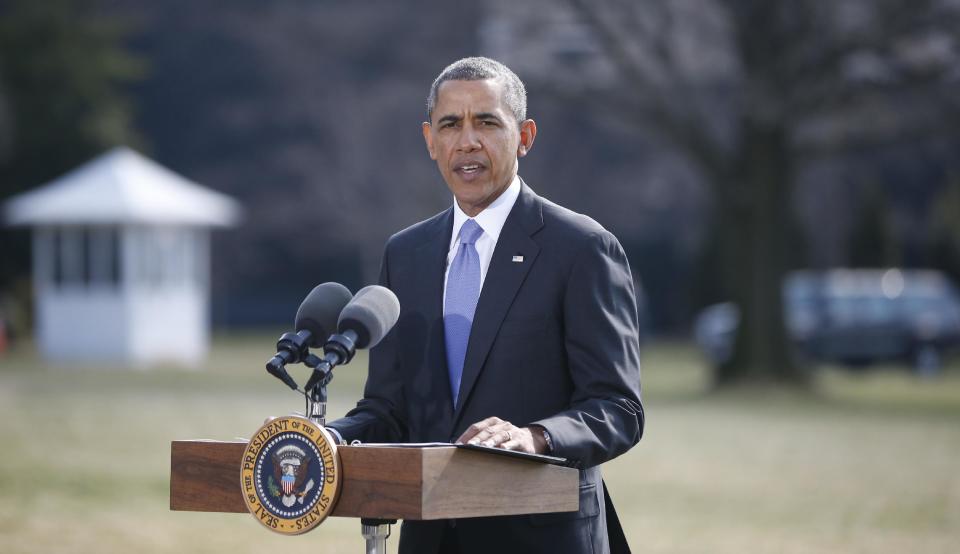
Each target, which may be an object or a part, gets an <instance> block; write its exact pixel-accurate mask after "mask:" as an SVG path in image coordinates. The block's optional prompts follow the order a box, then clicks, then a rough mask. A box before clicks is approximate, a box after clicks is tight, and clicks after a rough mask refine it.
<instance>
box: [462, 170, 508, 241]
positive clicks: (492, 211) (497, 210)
mask: <svg viewBox="0 0 960 554" xmlns="http://www.w3.org/2000/svg"><path fill="white" fill-rule="evenodd" d="M519 196H520V177H519V176H518V175H514V176H513V181H511V182H510V186H508V187H507V189H506V190H504V191H503V192H502V193H501V194H500V196H498V197H497V198H496V200H494V201H493V202H491V203H490V205H489V206H487V207H486V208H484V209H483V211H481V212H480V213H478V214H477V215H476V217H474V218H473V219H474V221H476V222H477V224H478V225H480V228H481V229H483V233H484V235H486V236H489V237H490V238H492V239H493V242H494V244H496V242H497V239H499V238H500V231H502V230H503V224H504V223H506V222H507V216H508V215H510V210H512V209H513V205H514V204H516V202H517V198H518V197H519ZM468 219H470V216H468V215H467V214H465V213H464V212H463V210H461V209H460V205H459V204H457V199H456V198H454V199H453V235H451V237H450V248H453V246H454V245H455V244H456V243H457V239H458V238H459V235H460V228H461V227H463V224H464V223H466V221H467V220H468Z"/></svg>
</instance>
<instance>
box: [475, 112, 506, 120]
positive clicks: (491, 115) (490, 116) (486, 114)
mask: <svg viewBox="0 0 960 554" xmlns="http://www.w3.org/2000/svg"><path fill="white" fill-rule="evenodd" d="M474 117H475V118H476V119H493V120H495V121H500V116H498V115H497V114H495V113H490V112H480V113H478V114H477V115H475V116H474Z"/></svg>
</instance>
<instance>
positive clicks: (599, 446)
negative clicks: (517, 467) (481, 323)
mask: <svg viewBox="0 0 960 554" xmlns="http://www.w3.org/2000/svg"><path fill="white" fill-rule="evenodd" d="M563 324H564V344H565V349H566V355H567V371H569V374H570V378H571V380H572V382H573V386H574V390H573V394H572V396H571V401H570V406H569V408H568V409H567V410H564V411H562V412H560V413H558V414H555V415H553V416H551V417H548V418H544V419H542V420H539V421H535V422H533V424H534V425H540V426H542V427H543V428H545V429H546V430H547V431H548V432H549V433H550V438H551V440H552V441H553V454H554V455H556V456H562V457H564V458H568V459H570V460H573V461H576V462H578V463H579V464H580V465H581V467H591V466H595V465H598V464H601V463H603V462H605V461H607V460H610V459H612V458H615V457H616V456H619V455H620V454H622V453H624V452H626V451H627V450H628V449H629V448H630V447H632V446H633V445H634V444H636V443H637V442H638V441H639V440H640V437H641V435H642V434H643V425H644V415H643V405H642V403H641V399H640V341H639V324H638V318H637V302H636V294H635V292H634V286H633V278H632V276H631V274H630V266H629V264H628V263H627V258H626V255H625V254H624V252H623V248H622V247H621V246H620V243H619V242H618V241H617V239H616V238H615V237H614V236H613V235H612V234H610V233H608V232H606V231H603V232H600V233H598V234H596V235H594V236H593V237H592V240H590V241H589V242H588V243H587V244H586V245H585V247H583V248H581V251H580V252H579V254H578V255H577V258H576V260H575V261H574V264H573V268H572V270H571V272H570V276H569V278H568V281H567V287H566V291H565V295H564V314H563Z"/></svg>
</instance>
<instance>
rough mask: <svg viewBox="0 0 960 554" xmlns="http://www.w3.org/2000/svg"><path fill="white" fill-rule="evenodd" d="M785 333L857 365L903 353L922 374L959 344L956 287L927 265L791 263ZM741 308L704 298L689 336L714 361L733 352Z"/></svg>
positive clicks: (820, 354)
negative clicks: (806, 267)
mask: <svg viewBox="0 0 960 554" xmlns="http://www.w3.org/2000/svg"><path fill="white" fill-rule="evenodd" d="M783 301H784V318H785V323H786V328H787V335H788V336H789V338H790V341H791V343H792V345H793V348H794V350H795V353H796V355H797V356H798V357H799V359H800V360H801V361H814V362H831V363H839V364H843V365H847V366H851V367H861V366H866V365H870V364H873V363H877V362H884V361H905V362H908V363H910V364H912V366H913V367H914V369H915V370H916V371H917V372H918V373H920V374H924V375H933V374H936V373H938V372H939V370H940V367H941V365H942V363H943V355H944V352H946V351H947V350H949V349H951V348H953V347H956V346H957V345H960V294H958V292H957V289H956V287H954V286H953V285H952V284H951V283H950V281H949V280H948V279H947V278H946V276H944V275H943V274H942V273H940V272H938V271H932V270H901V269H886V270H883V269H834V270H828V271H795V272H791V273H789V274H788V275H787V277H786V278H785V279H784V283H783ZM739 325H740V310H739V308H738V307H737V306H736V305H735V304H733V303H732V302H725V303H722V304H715V305H713V306H708V307H707V308H705V309H704V310H703V311H701V312H700V314H699V315H698V316H697V318H696V321H695V323H694V336H695V338H696V341H697V344H698V345H699V346H700V348H701V349H702V350H703V351H704V353H705V354H706V356H707V358H708V359H709V360H710V362H711V363H713V364H716V365H719V364H723V363H724V362H726V361H728V360H729V359H730V357H731V356H732V355H733V347H734V342H735V340H736V336H737V329H738V328H739Z"/></svg>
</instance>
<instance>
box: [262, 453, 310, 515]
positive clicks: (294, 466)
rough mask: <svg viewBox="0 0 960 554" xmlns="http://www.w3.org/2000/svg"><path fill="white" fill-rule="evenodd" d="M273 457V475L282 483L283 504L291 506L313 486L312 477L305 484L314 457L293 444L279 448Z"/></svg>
mask: <svg viewBox="0 0 960 554" xmlns="http://www.w3.org/2000/svg"><path fill="white" fill-rule="evenodd" d="M272 458H273V477H274V479H276V481H277V482H279V483H280V485H281V489H282V491H283V494H282V496H283V498H282V501H283V504H284V505H286V506H290V505H292V504H293V502H294V501H295V499H296V497H301V498H302V497H303V495H304V494H306V492H307V491H308V490H310V489H311V488H313V487H312V486H311V485H312V484H313V480H312V479H311V480H310V482H309V483H306V485H305V484H304V481H306V480H307V475H308V474H309V469H310V462H311V461H312V459H311V457H310V456H309V455H308V454H307V453H306V452H304V451H303V450H301V449H300V448H298V447H296V446H294V445H292V444H290V445H287V446H284V447H282V448H280V449H278V450H277V451H276V452H274V453H273V454H272ZM304 488H306V490H304ZM301 502H302V500H301Z"/></svg>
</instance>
